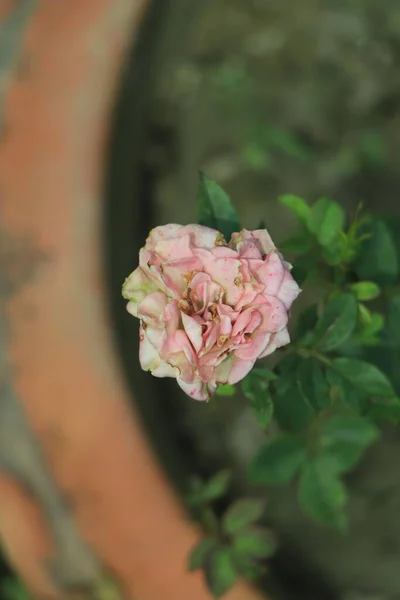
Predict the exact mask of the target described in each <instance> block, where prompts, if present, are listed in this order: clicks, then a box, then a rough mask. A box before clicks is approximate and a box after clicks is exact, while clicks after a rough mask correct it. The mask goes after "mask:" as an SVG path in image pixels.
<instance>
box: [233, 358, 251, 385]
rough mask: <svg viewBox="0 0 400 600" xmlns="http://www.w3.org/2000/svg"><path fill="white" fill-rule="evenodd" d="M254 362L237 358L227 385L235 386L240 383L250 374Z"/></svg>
mask: <svg viewBox="0 0 400 600" xmlns="http://www.w3.org/2000/svg"><path fill="white" fill-rule="evenodd" d="M254 362H255V361H254V360H241V359H239V358H236V357H235V360H234V361H233V363H232V368H231V370H230V373H229V377H228V381H227V383H230V384H231V385H234V384H235V383H238V381H241V380H242V379H243V378H244V377H246V375H248V373H250V371H251V369H252V368H253V366H254Z"/></svg>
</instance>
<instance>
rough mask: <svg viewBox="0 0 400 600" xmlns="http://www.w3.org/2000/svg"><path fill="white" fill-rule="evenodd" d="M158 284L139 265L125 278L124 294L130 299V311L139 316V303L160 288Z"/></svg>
mask: <svg viewBox="0 0 400 600" xmlns="http://www.w3.org/2000/svg"><path fill="white" fill-rule="evenodd" d="M159 287H160V286H158V285H157V284H156V283H155V282H154V281H153V280H152V279H151V278H150V277H149V276H148V275H147V274H146V273H145V272H144V271H143V269H142V268H141V267H138V268H137V269H135V270H134V271H133V273H131V274H130V275H129V277H127V278H126V279H125V282H124V284H123V286H122V295H123V297H124V298H126V299H127V300H129V308H128V312H130V313H131V315H133V316H134V317H137V316H138V314H137V309H138V305H139V304H140V303H141V302H142V300H143V299H144V298H145V297H146V296H147V295H148V294H151V293H152V292H155V291H156V290H157V289H159Z"/></svg>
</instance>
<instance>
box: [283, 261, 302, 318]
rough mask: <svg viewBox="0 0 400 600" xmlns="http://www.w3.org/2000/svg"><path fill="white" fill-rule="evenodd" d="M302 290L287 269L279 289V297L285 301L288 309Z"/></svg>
mask: <svg viewBox="0 0 400 600" xmlns="http://www.w3.org/2000/svg"><path fill="white" fill-rule="evenodd" d="M300 292H301V289H300V288H299V286H298V285H297V283H296V282H295V280H294V279H293V277H292V275H291V274H290V273H289V271H286V272H285V275H284V276H283V281H282V284H281V287H280V289H279V293H278V298H279V300H281V301H282V302H283V304H284V305H285V306H286V308H287V310H289V308H290V307H291V305H292V303H293V301H294V300H296V298H297V296H298V295H299V294H300Z"/></svg>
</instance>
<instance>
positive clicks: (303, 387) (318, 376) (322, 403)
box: [296, 358, 330, 412]
mask: <svg viewBox="0 0 400 600" xmlns="http://www.w3.org/2000/svg"><path fill="white" fill-rule="evenodd" d="M296 382H297V387H298V389H299V392H300V394H301V396H302V398H303V400H304V402H305V403H306V404H307V405H308V406H310V407H311V408H312V409H313V410H314V411H316V412H319V411H320V410H322V409H324V408H326V407H327V406H329V404H330V399H329V386H328V383H327V381H326V379H325V376H324V373H323V370H322V367H321V364H320V363H319V361H318V360H316V359H314V358H307V359H306V360H303V361H302V362H301V363H300V364H299V366H298V368H297V373H296Z"/></svg>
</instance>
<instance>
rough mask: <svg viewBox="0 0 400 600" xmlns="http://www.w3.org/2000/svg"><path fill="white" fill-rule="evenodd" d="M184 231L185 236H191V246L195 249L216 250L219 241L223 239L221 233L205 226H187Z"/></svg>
mask: <svg viewBox="0 0 400 600" xmlns="http://www.w3.org/2000/svg"><path fill="white" fill-rule="evenodd" d="M182 230H183V233H184V234H186V235H190V242H191V245H192V246H194V247H195V248H207V249H211V248H214V247H215V244H216V241H217V239H219V238H220V237H221V234H220V232H219V231H217V230H216V229H212V228H211V227H204V225H197V224H196V225H185V227H183V228H182Z"/></svg>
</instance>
